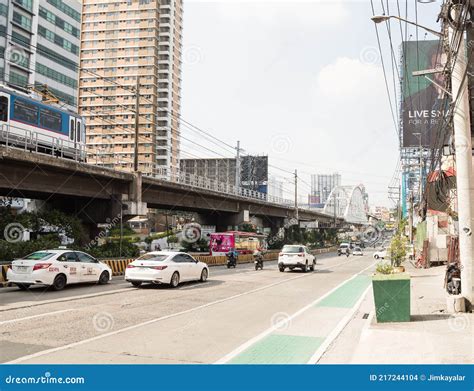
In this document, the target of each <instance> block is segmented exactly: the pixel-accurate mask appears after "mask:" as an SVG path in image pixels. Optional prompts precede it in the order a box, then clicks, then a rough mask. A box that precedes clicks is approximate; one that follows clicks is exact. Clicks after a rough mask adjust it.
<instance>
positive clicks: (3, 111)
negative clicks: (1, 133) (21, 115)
mask: <svg viewBox="0 0 474 391" xmlns="http://www.w3.org/2000/svg"><path fill="white" fill-rule="evenodd" d="M0 121H2V122H7V121H8V98H7V97H6V96H0Z"/></svg>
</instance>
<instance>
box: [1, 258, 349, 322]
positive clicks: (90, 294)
mask: <svg viewBox="0 0 474 391" xmlns="http://www.w3.org/2000/svg"><path fill="white" fill-rule="evenodd" d="M336 259H337V258H336ZM351 261H353V259H350V260H346V261H344V262H341V263H337V264H335V265H328V266H327V267H324V268H318V269H315V272H316V273H317V272H318V271H319V270H328V269H330V268H333V267H338V266H340V265H346V264H347V263H348V262H351ZM270 262H275V261H270ZM320 265H321V264H320ZM271 266H272V267H273V266H275V268H272V269H267V270H278V268H277V267H276V265H271ZM316 266H317V265H316ZM322 266H325V265H322ZM224 270H225V269H224ZM244 270H245V269H243V270H242V272H240V273H234V274H230V273H216V274H213V275H217V276H226V275H231V276H232V275H235V274H248V273H254V274H258V273H261V271H254V270H248V271H244ZM225 271H227V270H225ZM210 280H212V275H211V276H210ZM125 284H127V285H128V283H127V282H126V281H125V280H124V282H123V283H118V284H117V285H118V286H121V285H125ZM138 289H139V288H134V287H133V286H131V285H130V286H129V287H128V288H122V289H111V290H108V291H105V292H97V293H88V294H85V295H78V296H69V297H62V298H58V299H51V300H44V301H39V302H29V303H30V304H24V305H19V306H15V305H14V304H13V306H11V307H8V306H9V305H11V304H7V306H6V308H0V313H1V312H4V311H13V310H20V309H23V308H32V307H36V306H40V305H47V304H54V303H64V302H68V301H74V300H83V299H90V298H94V297H100V296H108V295H114V294H116V293H122V292H128V291H132V290H138ZM179 290H188V288H180V289H179ZM6 293H11V292H6ZM23 293H24V292H23Z"/></svg>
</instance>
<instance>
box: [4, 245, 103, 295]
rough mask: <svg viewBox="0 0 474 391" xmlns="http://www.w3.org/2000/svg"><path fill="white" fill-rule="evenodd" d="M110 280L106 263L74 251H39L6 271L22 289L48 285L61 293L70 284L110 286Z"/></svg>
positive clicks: (13, 264)
mask: <svg viewBox="0 0 474 391" xmlns="http://www.w3.org/2000/svg"><path fill="white" fill-rule="evenodd" d="M111 279H112V270H111V269H110V267H109V266H107V265H106V264H105V263H102V262H99V261H98V260H97V259H95V258H94V257H92V256H90V255H88V254H86V253H83V252H81V251H72V250H42V251H36V252H34V253H32V254H30V255H27V256H26V257H23V258H21V259H16V260H14V261H13V262H12V264H11V266H10V267H9V268H8V271H7V280H8V282H11V283H13V284H15V285H17V286H18V287H19V288H20V289H23V290H25V289H28V288H29V287H30V286H31V285H47V286H52V287H53V289H54V290H57V291H59V290H61V289H63V288H64V287H65V286H66V285H67V284H74V283H79V282H95V283H98V284H107V283H108V282H109V281H110V280H111Z"/></svg>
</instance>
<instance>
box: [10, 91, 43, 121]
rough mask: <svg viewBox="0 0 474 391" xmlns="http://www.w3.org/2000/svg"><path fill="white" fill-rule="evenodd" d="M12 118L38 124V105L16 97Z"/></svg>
mask: <svg viewBox="0 0 474 391" xmlns="http://www.w3.org/2000/svg"><path fill="white" fill-rule="evenodd" d="M13 118H14V119H16V120H18V121H22V122H26V123H27V124H32V125H38V107H37V106H35V105H33V104H31V103H29V102H26V101H24V100H21V99H18V98H17V99H15V103H14V104H13Z"/></svg>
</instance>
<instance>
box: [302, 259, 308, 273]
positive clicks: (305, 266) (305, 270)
mask: <svg viewBox="0 0 474 391" xmlns="http://www.w3.org/2000/svg"><path fill="white" fill-rule="evenodd" d="M301 270H303V273H307V272H308V261H306V263H305V264H304V266H303V267H302V268H301Z"/></svg>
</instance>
